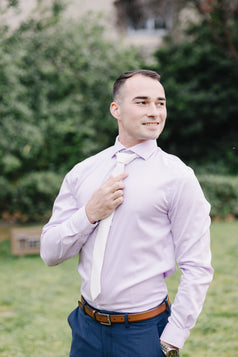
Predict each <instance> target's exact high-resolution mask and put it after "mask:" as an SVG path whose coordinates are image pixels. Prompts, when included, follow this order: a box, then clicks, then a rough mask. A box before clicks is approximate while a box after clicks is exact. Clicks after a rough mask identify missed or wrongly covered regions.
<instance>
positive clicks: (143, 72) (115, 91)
mask: <svg viewBox="0 0 238 357" xmlns="http://www.w3.org/2000/svg"><path fill="white" fill-rule="evenodd" d="M136 74H141V75H142V76H145V77H150V78H153V79H156V80H157V81H159V82H160V75H159V74H158V73H157V72H155V71H151V70H148V69H135V70H134V71H128V72H125V73H122V74H121V75H120V76H119V77H118V78H117V79H116V81H115V82H114V85H113V100H114V99H115V98H116V97H117V95H118V92H119V90H120V88H121V86H122V85H123V84H124V83H125V81H126V80H127V79H128V78H131V77H133V76H135V75H136Z"/></svg>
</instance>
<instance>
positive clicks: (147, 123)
mask: <svg viewBox="0 0 238 357" xmlns="http://www.w3.org/2000/svg"><path fill="white" fill-rule="evenodd" d="M159 124H160V123H159V122H157V121H156V122H155V121H150V122H146V123H142V125H146V126H147V125H148V126H150V125H151V126H154V125H155V126H157V125H159Z"/></svg>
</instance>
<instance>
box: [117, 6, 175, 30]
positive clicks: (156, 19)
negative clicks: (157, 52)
mask: <svg viewBox="0 0 238 357" xmlns="http://www.w3.org/2000/svg"><path fill="white" fill-rule="evenodd" d="M114 4H115V6H116V8H117V25H118V26H119V28H121V30H124V31H125V30H126V31H128V32H129V33H141V32H143V33H148V34H151V33H154V32H166V31H168V30H169V29H171V27H172V24H173V1H166V0H116V1H115V2H114Z"/></svg>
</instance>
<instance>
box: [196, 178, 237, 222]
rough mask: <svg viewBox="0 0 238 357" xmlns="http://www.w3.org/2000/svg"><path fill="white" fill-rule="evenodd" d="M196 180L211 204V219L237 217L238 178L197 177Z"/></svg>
mask: <svg viewBox="0 0 238 357" xmlns="http://www.w3.org/2000/svg"><path fill="white" fill-rule="evenodd" d="M198 179H199V182H200V184H201V187H202V189H203V191H204V194H205V196H206V198H207V200H208V201H209V202H210V204H211V216H212V217H220V218H225V217H226V216H229V215H232V216H235V217H238V177H232V176H217V175H199V176H198Z"/></svg>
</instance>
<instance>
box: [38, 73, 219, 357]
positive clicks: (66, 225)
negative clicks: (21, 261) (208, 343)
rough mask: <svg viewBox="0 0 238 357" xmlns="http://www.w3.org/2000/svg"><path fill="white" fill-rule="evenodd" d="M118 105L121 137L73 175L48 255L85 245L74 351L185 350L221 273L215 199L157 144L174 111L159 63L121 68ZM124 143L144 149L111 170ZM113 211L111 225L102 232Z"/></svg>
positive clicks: (143, 355)
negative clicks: (174, 286)
mask: <svg viewBox="0 0 238 357" xmlns="http://www.w3.org/2000/svg"><path fill="white" fill-rule="evenodd" d="M110 110H111V114H112V115H113V117H114V118H115V119H116V120H117V122H118V130H119V136H118V138H117V139H116V142H115V145H114V146H112V147H109V148H108V149H106V150H104V151H102V152H100V153H98V154H97V155H95V156H93V157H90V158H88V159H86V160H84V161H83V162H81V163H79V164H78V165H76V166H75V167H74V168H73V169H72V170H71V171H70V172H69V173H68V174H67V175H66V177H65V179H64V182H63V184H62V187H61V190H60V193H59V195H58V197H57V199H56V201H55V204H54V209H53V214H52V217H51V219H50V221H49V223H48V224H47V225H46V226H45V227H44V229H43V233H42V241H41V256H42V259H43V260H44V261H45V263H46V264H48V265H56V264H59V263H62V262H63V261H64V260H66V259H69V258H71V257H74V256H76V255H77V254H78V253H80V259H79V265H78V271H79V274H80V275H81V279H82V284H81V294H82V298H81V301H79V307H78V308H76V309H75V310H74V311H73V312H72V313H71V314H70V316H69V324H70V326H71V328H72V336H73V339H72V345H71V353H70V356H71V357H80V356H83V357H94V356H97V357H100V356H109V357H127V356H128V357H158V356H164V355H165V356H178V353H179V352H178V350H179V349H180V348H182V347H183V345H184V342H185V340H186V339H187V337H188V336H189V332H190V329H191V328H192V327H193V326H194V325H195V322H196V319H197V317H198V315H199V313H200V311H201V309H202V306H203V302H204V299H205V295H206V292H207V289H208V286H209V284H210V282H211V280H212V275H213V269H212V267H211V253H210V238H209V226H210V218H209V210H210V205H209V204H208V203H207V201H206V200H205V198H204V195H203V193H202V191H201V188H200V186H199V184H198V181H197V179H196V178H195V176H194V174H193V171H192V170H191V169H190V168H188V167H187V166H186V165H185V164H184V163H182V162H181V161H180V160H179V159H178V158H177V157H175V156H172V155H169V154H167V153H165V152H164V151H162V150H161V149H160V148H159V147H158V146H157V143H156V139H157V138H158V137H159V135H160V134H161V132H162V131H163V128H164V125H165V120H166V116H167V112H166V98H165V92H164V88H163V86H162V85H161V83H160V76H159V75H158V74H157V73H156V72H153V71H147V70H135V71H130V72H126V73H124V74H122V75H121V76H120V77H119V78H118V79H117V80H116V82H115V83H114V88H113V103H112V104H111V107H110ZM178 125H183V124H182V120H181V118H179V119H178ZM118 152H120V153H121V152H122V153H124V154H125V152H126V153H128V155H129V153H130V154H131V155H132V153H133V154H136V155H135V157H134V158H133V160H132V161H131V162H130V163H128V164H127V166H126V167H125V168H124V169H123V172H122V173H120V174H112V171H113V169H114V167H115V166H116V154H117V153H118ZM108 217H111V218H110V222H111V221H112V222H111V223H109V225H110V224H111V226H110V228H108V230H109V232H108V233H105V234H104V236H102V237H100V235H98V234H99V233H98V232H99V230H100V229H101V228H100V226H101V227H102V226H103V224H104V222H105V221H106V220H107V219H108ZM104 238H105V239H104ZM103 241H104V242H105V251H104V248H103ZM100 257H101V267H100V269H99V280H97V279H98V278H97V279H96V280H94V275H95V274H96V275H97V274H98V271H97V268H94V267H95V264H96V265H97V263H96V262H97V260H98V259H99V260H100ZM175 261H177V264H178V266H179V268H180V269H181V271H182V277H181V281H180V285H179V287H178V291H177V294H176V297H175V300H174V303H173V305H172V308H171V310H170V304H169V300H168V298H167V293H168V292H167V287H166V284H165V281H164V279H165V278H166V277H167V276H169V275H171V274H172V273H173V272H174V271H175V270H176V263H175ZM99 265H100V263H99V264H98V266H99ZM95 272H96V273H95ZM94 273H95V274H94ZM96 281H97V282H98V283H97V284H98V290H97V292H96V293H94V292H93V290H94V287H95V284H96Z"/></svg>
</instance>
